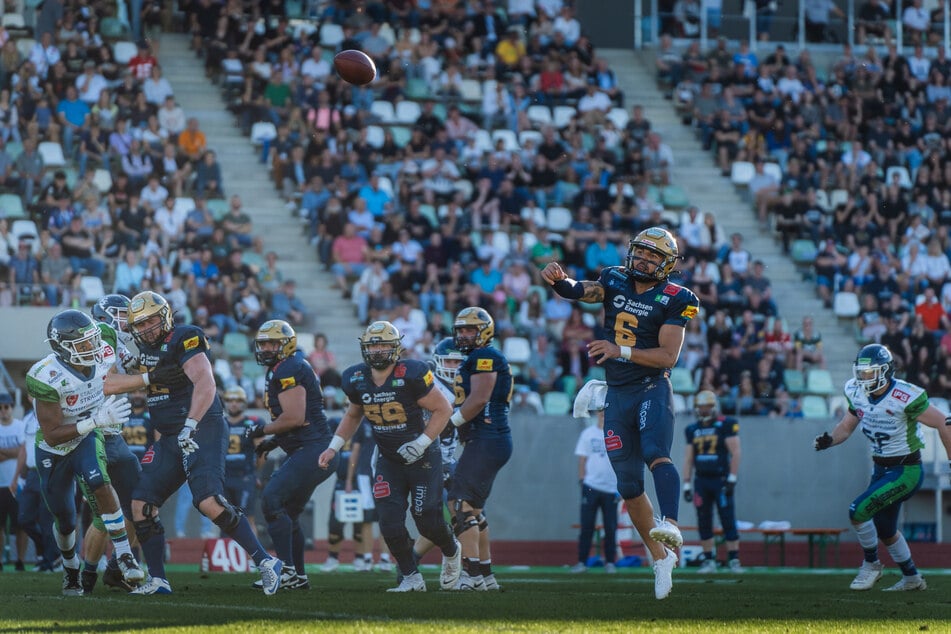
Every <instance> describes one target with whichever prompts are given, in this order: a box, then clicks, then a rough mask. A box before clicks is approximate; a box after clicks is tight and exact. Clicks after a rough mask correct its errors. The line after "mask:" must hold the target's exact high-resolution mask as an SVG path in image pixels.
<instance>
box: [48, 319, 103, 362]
mask: <svg viewBox="0 0 951 634" xmlns="http://www.w3.org/2000/svg"><path fill="white" fill-rule="evenodd" d="M52 341H54V342H55V345H56V346H58V347H59V348H60V352H59V354H60V357H61V358H62V359H63V360H64V361H66V362H67V363H69V364H70V365H76V366H82V367H87V368H88V367H93V366H95V365H97V364H99V363H102V360H103V353H104V351H103V344H102V335H101V334H100V332H99V328H97V327H96V326H93V327H92V328H89V329H87V330H85V331H83V332H82V336H81V337H78V338H76V339H66V340H52Z"/></svg>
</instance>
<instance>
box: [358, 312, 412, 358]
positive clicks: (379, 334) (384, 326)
mask: <svg viewBox="0 0 951 634" xmlns="http://www.w3.org/2000/svg"><path fill="white" fill-rule="evenodd" d="M381 345H386V346H387V348H386V349H384V350H370V346H373V347H374V348H376V347H378V346H381ZM402 353H403V335H401V334H400V331H399V329H398V328H397V327H396V326H394V325H393V324H391V323H390V322H388V321H375V322H373V323H372V324H370V325H369V326H367V329H366V330H365V331H364V332H363V335H361V336H360V354H362V355H363V361H364V362H365V363H366V364H367V365H368V366H370V367H371V368H373V369H374V370H384V369H386V368H388V367H390V366H391V365H393V364H394V363H396V362H397V361H399V359H400V355H401V354H402Z"/></svg>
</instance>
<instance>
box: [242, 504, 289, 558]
mask: <svg viewBox="0 0 951 634" xmlns="http://www.w3.org/2000/svg"><path fill="white" fill-rule="evenodd" d="M293 530H294V528H293V525H292V524H291V518H290V517H288V515H287V513H284V512H280V513H278V514H277V515H275V516H273V517H271V518H270V519H268V523H267V532H268V535H270V536H271V541H272V542H273V544H274V552H275V553H276V554H277V556H278V558H279V559H280V560H281V561H286V562H290V561H292V559H293V556H294V555H293V553H292V552H291V551H292V550H293V545H292V544H291V541H292V540H293ZM248 552H251V551H250V550H249V551H248Z"/></svg>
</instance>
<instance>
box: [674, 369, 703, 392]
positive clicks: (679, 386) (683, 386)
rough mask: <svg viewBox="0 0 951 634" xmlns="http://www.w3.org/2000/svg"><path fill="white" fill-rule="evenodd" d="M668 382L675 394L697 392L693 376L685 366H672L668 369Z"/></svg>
mask: <svg viewBox="0 0 951 634" xmlns="http://www.w3.org/2000/svg"><path fill="white" fill-rule="evenodd" d="M670 384H671V386H672V387H673V388H674V393H676V394H683V395H684V396H693V395H694V394H696V392H697V386H696V385H694V382H693V377H692V376H691V375H690V370H688V369H687V368H672V369H671V371H670Z"/></svg>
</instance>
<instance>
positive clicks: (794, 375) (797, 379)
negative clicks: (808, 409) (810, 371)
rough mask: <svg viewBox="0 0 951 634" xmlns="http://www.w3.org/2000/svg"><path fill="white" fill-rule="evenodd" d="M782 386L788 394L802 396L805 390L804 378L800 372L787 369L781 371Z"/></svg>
mask: <svg viewBox="0 0 951 634" xmlns="http://www.w3.org/2000/svg"><path fill="white" fill-rule="evenodd" d="M783 384H784V385H785V386H786V391H787V392H789V393H790V394H793V395H798V394H802V393H803V392H804V391H805V389H806V378H805V376H803V374H802V370H796V369H794V368H787V369H785V370H783Z"/></svg>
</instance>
